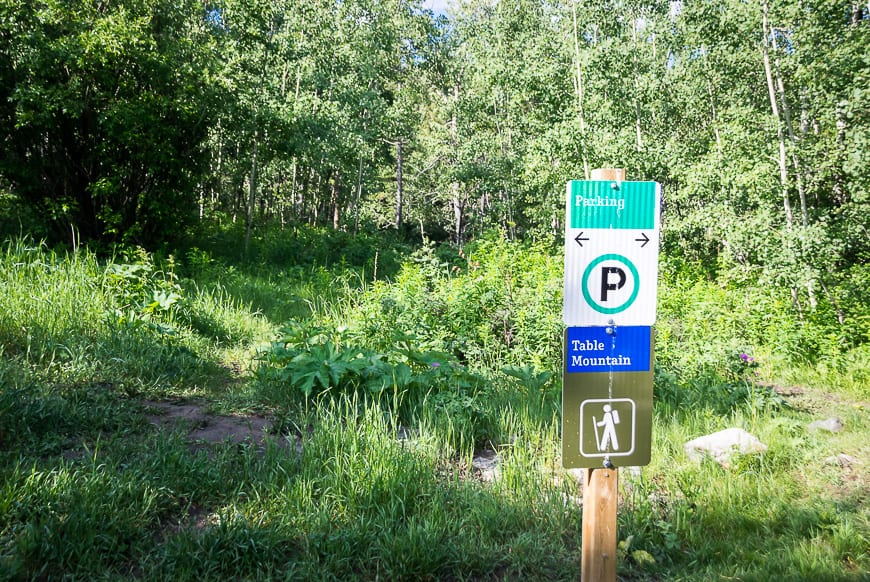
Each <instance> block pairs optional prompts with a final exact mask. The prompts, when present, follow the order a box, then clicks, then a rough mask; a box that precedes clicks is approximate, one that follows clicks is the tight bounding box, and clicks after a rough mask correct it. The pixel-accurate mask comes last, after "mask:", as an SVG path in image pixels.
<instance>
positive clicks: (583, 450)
mask: <svg viewBox="0 0 870 582" xmlns="http://www.w3.org/2000/svg"><path fill="white" fill-rule="evenodd" d="M606 329H607V328H600V327H579V328H570V327H569V328H568V329H567V330H565V367H564V373H563V375H562V466H563V467H565V468H567V469H572V468H578V467H586V468H591V467H602V466H604V465H605V460H606V461H607V462H609V463H611V464H612V465H613V466H618V467H630V466H634V467H637V466H641V465H647V464H649V461H650V456H651V449H652V446H651V445H652V402H653V345H654V343H655V340H654V337H653V334H652V329H651V328H649V327H624V328H617V329H616V342H614V343H615V345H614V344H613V343H611V340H610V339H604V340H599V339H597V338H601V337H607V333H606ZM623 338H624V339H623ZM644 341H646V344H645V346H643V347H641V346H642V344H643V342H644ZM628 360H630V365H628V362H627V361H628ZM608 407H609V408H608Z"/></svg>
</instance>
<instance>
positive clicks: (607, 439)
mask: <svg viewBox="0 0 870 582" xmlns="http://www.w3.org/2000/svg"><path fill="white" fill-rule="evenodd" d="M592 421H593V422H594V423H595V442H596V444H597V445H598V452H600V453H605V452H607V451H609V450H614V451H619V440H618V439H617V437H616V425H617V424H619V411H618V410H613V407H611V406H610V405H609V404H605V405H604V418H602V419H601V420H600V421H597V420H596V418H595V417H594V416H593V417H592ZM599 428H600V429H601V432H600V433H599V430H598V429H599Z"/></svg>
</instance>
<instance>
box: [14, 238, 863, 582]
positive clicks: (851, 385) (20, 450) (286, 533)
mask: <svg viewBox="0 0 870 582" xmlns="http://www.w3.org/2000/svg"><path fill="white" fill-rule="evenodd" d="M224 236H227V235H226V234H222V235H221V237H224ZM295 236H296V239H294V240H291V241H290V242H287V243H281V242H280V240H278V239H276V240H272V239H264V240H262V241H255V243H254V245H253V247H252V248H253V252H254V255H253V256H252V257H249V258H248V261H247V262H237V261H238V257H235V258H234V257H232V256H230V255H220V254H219V253H217V252H213V249H212V247H208V248H210V249H212V250H208V251H204V250H199V249H190V250H188V251H186V253H183V254H184V258H183V259H178V260H176V259H173V258H171V257H165V258H162V259H160V258H156V257H154V256H152V255H148V254H145V253H142V252H136V251H133V252H129V253H127V254H121V255H119V256H116V257H114V258H112V259H111V260H106V259H101V258H98V257H96V256H95V255H93V254H90V253H88V252H87V251H79V252H78V253H77V254H74V255H62V254H57V253H53V252H51V251H50V250H49V249H46V248H44V247H42V246H40V245H33V244H30V243H28V242H26V241H20V240H19V241H13V242H10V243H8V244H7V245H6V247H4V249H3V253H2V255H0V282H2V293H0V340H2V348H0V579H10V580H29V579H61V578H79V579H119V578H120V579H147V580H151V579H172V580H194V579H197V580H201V579H214V578H227V579H239V580H267V579H281V580H350V579H358V580H375V579H389V580H426V579H430V580H441V579H448V580H515V579H524V580H571V579H576V577H577V573H578V572H579V566H580V564H579V560H580V547H581V543H582V540H581V539H580V530H581V528H580V524H581V519H582V507H581V505H580V504H579V503H578V501H577V498H578V496H579V491H578V487H577V484H576V482H575V480H574V478H573V477H572V476H570V475H569V474H567V473H566V472H565V471H563V470H562V469H561V466H560V461H559V451H560V435H559V430H560V404H561V395H560V388H561V386H560V382H559V369H558V368H559V365H560V364H559V363H560V361H561V353H560V352H561V346H560V344H559V342H560V339H559V338H560V337H561V335H560V325H561V324H560V323H559V319H560V318H559V313H558V309H559V308H560V305H561V300H560V297H559V294H560V289H561V280H560V277H561V275H560V273H559V270H560V268H561V267H560V259H559V257H558V254H557V253H554V252H553V251H551V250H550V249H548V248H546V247H543V246H536V245H525V246H524V245H513V244H508V243H503V242H501V241H498V240H494V239H491V240H484V241H481V242H479V243H477V244H476V246H475V245H472V246H470V247H468V248H467V249H465V253H463V254H459V253H456V252H454V251H451V250H449V249H446V248H445V249H436V248H434V247H423V248H421V249H418V250H417V251H415V252H414V253H412V254H409V255H407V258H406V260H405V262H404V265H403V266H399V264H400V263H399V262H397V259H395V258H390V257H393V256H394V255H391V253H392V252H393V251H391V250H389V249H387V248H386V245H387V243H383V242H379V241H377V240H373V239H365V240H364V241H363V242H362V243H361V244H360V247H359V248H356V247H354V243H353V240H351V239H349V238H341V240H336V241H331V240H327V242H325V243H323V245H324V246H323V247H318V246H317V245H318V244H319V243H318V238H317V237H315V236H314V235H313V234H312V233H309V232H299V233H297V234H296V235H295ZM325 236H326V235H324V237H325ZM221 240H223V238H220V237H218V242H214V243H213V244H214V245H217V244H218V243H219V242H220V241H221ZM325 240H326V239H325ZM282 244H286V246H282ZM303 247H305V249H306V250H305V254H303V253H301V251H299V249H300V248H303ZM294 249H295V250H294ZM336 249H344V251H346V254H345V260H344V261H340V260H333V262H332V263H327V262H325V261H324V257H325V256H326V255H328V254H329V253H333V252H335V251H336ZM292 252H296V253H297V254H298V257H299V261H293V260H290V259H289V258H287V257H288V254H290V253H292ZM376 253H377V256H378V257H381V258H383V257H387V259H388V260H387V259H383V260H384V261H385V262H384V263H382V264H381V267H380V269H379V270H380V275H379V277H378V280H377V281H374V280H373V276H372V275H373V269H372V267H373V266H374V257H375V256H376ZM289 256H292V255H289ZM305 257H308V258H307V259H306V258H305ZM381 258H379V259H378V260H379V261H380V260H382V259H381ZM300 261H302V262H301V264H300ZM304 261H309V262H307V263H306V262H304ZM318 261H321V262H322V264H320V265H318V264H315V263H316V262H318ZM390 261H392V263H390ZM390 265H392V266H390ZM366 273H368V274H366ZM385 274H388V275H391V280H384V278H383V277H384V275H385ZM668 277H669V276H668V274H667V273H666V274H665V277H664V280H663V284H662V291H661V295H662V302H661V305H660V308H659V324H658V333H659V346H660V351H658V352H657V359H658V363H659V369H658V370H657V373H656V400H655V422H654V435H653V455H652V462H651V464H650V465H649V466H647V467H645V468H643V470H642V471H640V472H639V474H633V473H629V472H627V471H626V472H623V473H622V475H623V476H622V478H621V487H622V489H621V495H622V501H621V503H620V509H619V515H618V539H619V541H620V556H619V576H620V579H623V580H664V579H666V580H698V581H701V580H716V579H739V580H769V579H774V578H776V579H782V580H862V579H867V578H868V576H870V555H868V547H870V514H868V510H867V487H866V483H867V476H868V472H867V460H868V459H870V449H868V445H867V438H866V435H867V434H868V428H870V427H868V424H870V419H868V414H870V412H868V402H867V398H868V388H867V381H866V379H867V373H868V366H867V360H866V357H864V356H863V355H862V354H864V353H865V352H864V351H862V350H863V349H865V348H861V347H859V348H857V349H852V350H849V351H846V352H844V353H843V355H842V357H841V358H840V359H839V360H837V361H834V360H830V361H815V362H808V361H805V360H801V359H800V358H797V359H795V358H791V356H790V355H789V353H788V351H787V350H783V349H781V347H782V346H795V345H799V344H800V342H799V341H798V340H795V339H794V338H791V339H789V338H782V337H778V338H777V339H776V341H775V342H765V341H764V338H766V337H769V332H770V328H769V327H766V326H768V325H774V324H767V323H765V321H766V320H765V318H764V315H765V312H771V313H772V314H773V315H772V316H771V318H770V319H772V320H773V321H774V322H775V324H776V325H781V326H782V327H781V328H780V329H782V330H786V331H788V330H798V328H799V326H798V325H797V324H795V323H794V322H789V321H788V320H787V317H788V314H787V313H786V312H783V311H782V309H783V305H784V304H783V303H781V302H779V301H778V300H777V299H776V298H775V297H771V296H766V297H767V298H766V299H765V300H764V301H763V302H762V301H760V300H759V301H751V300H747V296H748V295H747V294H751V293H755V292H754V291H752V290H748V291H746V290H741V291H740V292H737V291H729V290H728V289H723V288H722V287H719V286H717V285H715V284H709V283H703V282H693V283H692V284H691V285H678V284H676V283H675V282H674V279H669V278H668ZM746 310H749V313H750V316H751V319H752V324H751V325H744V324H741V322H740V321H739V320H738V319H745V318H746ZM741 313H742V314H741ZM705 314H706V315H705ZM786 324H788V325H786ZM288 325H289V327H288ZM282 326H283V327H284V328H285V331H284V332H282V335H283V336H284V340H285V341H283V342H281V343H280V344H274V343H271V342H272V341H273V340H274V339H275V338H276V337H277V334H278V330H279V328H281V327H282ZM287 330H290V331H287ZM789 333H792V332H791V331H789ZM794 333H799V332H798V331H794ZM801 333H803V332H801ZM327 346H331V347H329V348H328V349H327ZM778 346H779V347H778ZM789 349H792V348H789ZM318 350H319V351H318ZM741 352H744V353H751V354H753V355H754V358H755V361H754V362H753V365H752V366H747V365H746V361H744V360H742V359H741V358H739V357H738V354H739V353H741ZM269 354H271V356H269ZM317 354H326V355H325V356H324V355H317ZM315 356H316V357H315ZM317 357H319V358H320V359H319V360H318V359H317ZM795 361H797V362H798V364H797V365H795V364H794V362H795ZM843 362H847V363H848V364H847V365H846V364H844V363H843ZM363 364H364V365H363ZM306 366H309V368H306ZM308 369H310V371H311V374H312V375H311V376H305V373H306V372H305V371H306V370H308ZM282 370H285V372H282ZM282 373H283V377H282V376H281V374H282ZM318 373H319V374H321V375H322V376H321V378H324V379H325V380H323V381H322V382H321V381H320V380H317V381H314V382H312V384H311V389H310V390H308V391H306V390H303V389H302V388H303V387H304V386H305V385H306V384H305V378H306V377H308V378H315V377H316V375H317V374H318ZM773 385H777V386H779V387H780V392H783V393H786V394H791V395H789V396H781V395H778V394H777V393H776V392H774V391H773V390H772V389H771V388H770V386H773ZM154 400H160V401H169V402H176V401H183V402H187V403H195V404H198V405H199V406H202V407H204V408H207V409H208V410H211V411H215V412H220V413H222V414H237V415H245V414H260V415H266V416H267V417H268V418H269V419H270V420H271V426H272V428H271V433H270V434H269V435H266V436H267V437H268V438H264V439H263V441H262V443H261V442H259V441H246V442H243V443H235V442H230V441H229V440H228V441H227V442H219V443H214V444H203V443H199V444H197V443H191V442H190V441H189V440H188V438H187V435H188V430H189V429H190V428H191V427H189V426H184V425H178V426H177V427H176V428H172V425H169V426H170V428H167V429H165V430H158V429H157V428H156V427H155V425H153V424H152V423H151V422H150V421H149V419H150V415H152V414H153V409H152V407H151V406H150V405H149V402H151V401H154ZM830 416H836V417H838V418H840V419H841V420H842V421H843V423H844V426H845V429H844V430H843V431H842V432H839V433H826V432H813V431H809V430H808V429H807V425H808V424H809V422H810V421H811V420H813V419H817V418H827V417H830ZM732 426H739V427H742V428H745V429H746V430H749V431H750V432H752V433H753V434H755V435H757V436H758V437H759V438H760V439H761V440H762V441H764V442H765V443H767V444H768V446H769V449H768V451H767V453H765V454H764V455H761V456H747V457H737V458H736V459H734V460H733V461H732V462H731V464H730V466H729V467H727V468H726V467H722V466H720V465H718V464H716V463H714V462H712V461H710V462H704V463H701V464H700V465H699V464H695V463H692V462H690V461H689V460H688V459H687V457H686V456H685V453H684V452H683V449H682V445H683V443H685V442H686V441H688V440H690V439H692V438H694V437H696V436H700V435H702V434H706V433H709V432H712V431H715V430H720V429H722V428H726V427H732ZM481 451H488V452H489V453H490V455H495V456H496V458H497V459H498V467H497V477H496V478H495V479H493V480H486V479H483V478H482V475H481V474H480V471H479V470H478V469H476V468H475V467H474V464H473V460H474V458H475V455H476V454H479V453H481ZM839 454H845V455H849V456H851V457H852V458H853V459H854V462H852V465H851V466H848V467H843V466H841V465H840V464H838V463H836V462H834V461H829V460H828V459H830V458H836V456H837V455H839Z"/></svg>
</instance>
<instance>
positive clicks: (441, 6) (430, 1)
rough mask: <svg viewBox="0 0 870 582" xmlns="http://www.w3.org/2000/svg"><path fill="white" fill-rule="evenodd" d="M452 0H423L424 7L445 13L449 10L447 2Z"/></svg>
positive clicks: (436, 12)
mask: <svg viewBox="0 0 870 582" xmlns="http://www.w3.org/2000/svg"><path fill="white" fill-rule="evenodd" d="M450 1H451V0H423V8H428V9H429V10H431V11H432V12H434V13H435V14H438V13H444V12H445V11H446V10H447V3H448V2H450Z"/></svg>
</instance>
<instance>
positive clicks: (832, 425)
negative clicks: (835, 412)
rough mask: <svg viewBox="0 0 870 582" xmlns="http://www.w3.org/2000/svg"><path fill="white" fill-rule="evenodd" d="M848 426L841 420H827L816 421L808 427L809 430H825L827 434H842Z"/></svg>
mask: <svg viewBox="0 0 870 582" xmlns="http://www.w3.org/2000/svg"><path fill="white" fill-rule="evenodd" d="M845 427H846V426H845V425H844V424H843V421H842V420H840V419H839V418H827V419H825V420H814V421H813V422H811V423H809V424H808V425H807V429H809V430H824V431H827V432H841V431H842V430H843V429H844V428H845Z"/></svg>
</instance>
